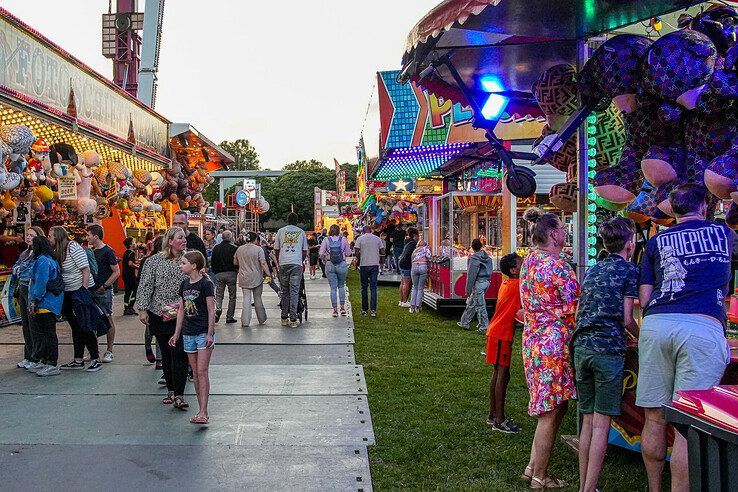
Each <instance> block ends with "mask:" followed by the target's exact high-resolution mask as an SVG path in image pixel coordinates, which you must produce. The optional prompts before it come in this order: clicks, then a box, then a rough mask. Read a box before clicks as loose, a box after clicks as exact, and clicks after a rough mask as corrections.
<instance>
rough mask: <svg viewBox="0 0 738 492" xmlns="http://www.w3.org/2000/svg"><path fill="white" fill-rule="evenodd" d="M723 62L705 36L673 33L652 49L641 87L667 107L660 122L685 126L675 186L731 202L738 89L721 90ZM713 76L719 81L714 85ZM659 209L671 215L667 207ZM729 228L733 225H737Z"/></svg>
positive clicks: (737, 170) (737, 168)
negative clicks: (700, 188) (701, 189)
mask: <svg viewBox="0 0 738 492" xmlns="http://www.w3.org/2000/svg"><path fill="white" fill-rule="evenodd" d="M724 62H725V60H723V59H722V58H721V57H720V56H719V53H718V50H717V48H716V47H715V45H714V44H713V42H712V41H711V40H710V39H709V38H708V37H707V36H706V35H705V34H703V33H700V32H697V31H694V30H691V29H685V30H681V31H676V32H672V33H669V34H667V35H665V36H662V37H661V38H660V39H659V40H658V41H656V42H655V43H654V45H653V47H652V48H651V52H650V53H649V56H648V63H647V64H646V66H645V69H644V85H645V86H646V88H647V89H648V90H649V91H650V92H652V93H654V94H656V95H658V96H659V97H662V98H663V99H665V100H666V101H669V103H668V104H665V105H664V106H663V107H662V109H661V116H662V118H668V119H671V120H678V121H681V122H683V125H684V148H685V159H684V162H683V164H682V166H681V167H680V168H679V169H678V176H679V177H678V179H676V180H674V184H675V185H676V184H681V183H684V182H695V183H704V184H705V185H706V186H707V188H708V190H709V191H710V192H711V193H713V194H714V195H715V196H716V197H718V198H720V199H729V198H731V194H732V193H735V192H736V191H737V189H736V178H738V163H737V162H736V156H738V106H736V104H735V101H734V99H736V98H738V92H737V91H738V85H737V86H735V87H733V88H732V91H730V90H726V88H725V87H722V84H724V83H725V78H726V76H727V75H726V74H725V73H724V72H721V70H724V69H721V68H720V67H721V66H722V65H723V64H724ZM716 67H717V68H718V70H717V71H716ZM716 73H721V75H723V77H721V78H717V79H716V78H715V75H716ZM716 83H717V85H718V87H717V88H716V87H715V85H714V84H716ZM721 91H722V92H721ZM726 94H727V95H728V96H732V97H726ZM659 208H661V210H663V211H664V212H666V213H668V214H670V215H671V213H670V212H671V210H670V209H669V207H668V201H665V202H664V203H663V204H660V205H659ZM733 208H735V207H733ZM733 215H735V214H733ZM731 222H733V224H732V225H736V224H735V219H732V218H731Z"/></svg>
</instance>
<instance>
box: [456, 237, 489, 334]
mask: <svg viewBox="0 0 738 492" xmlns="http://www.w3.org/2000/svg"><path fill="white" fill-rule="evenodd" d="M471 246H472V250H474V254H473V255H471V256H470V257H469V266H468V270H467V273H466V309H464V314H462V315H461V321H459V322H458V323H456V324H457V325H459V326H460V327H461V328H463V329H464V330H468V329H469V324H470V323H471V322H472V320H473V319H474V316H476V317H477V322H478V323H479V327H480V328H482V327H485V326H487V324H488V323H489V317H488V315H487V301H486V300H485V299H484V294H485V292H487V289H488V288H489V281H490V279H491V278H492V266H493V265H492V258H490V257H489V256H487V253H485V252H484V250H482V241H480V240H479V239H475V240H474V241H472V244H471Z"/></svg>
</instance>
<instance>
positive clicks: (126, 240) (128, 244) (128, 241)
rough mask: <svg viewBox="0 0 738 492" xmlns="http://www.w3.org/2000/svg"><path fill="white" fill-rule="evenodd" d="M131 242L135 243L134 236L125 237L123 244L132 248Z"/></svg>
mask: <svg viewBox="0 0 738 492" xmlns="http://www.w3.org/2000/svg"><path fill="white" fill-rule="evenodd" d="M131 244H133V238H132V237H127V238H125V239H124V240H123V246H125V247H126V249H128V248H130V247H131Z"/></svg>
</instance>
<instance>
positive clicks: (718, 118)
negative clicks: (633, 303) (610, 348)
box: [398, 0, 738, 450]
mask: <svg viewBox="0 0 738 492" xmlns="http://www.w3.org/2000/svg"><path fill="white" fill-rule="evenodd" d="M699 3H700V2H678V1H675V0H661V1H657V0H653V1H643V0H639V1H635V0H623V1H620V2H587V1H581V0H571V1H561V2H549V1H544V0H532V1H528V2H509V1H502V2H499V1H493V0H489V1H487V0H479V1H475V2H468V1H461V0H446V1H444V2H442V3H441V4H440V5H438V6H437V7H436V8H435V9H433V10H432V11H431V12H430V13H429V14H427V15H426V16H425V17H424V18H423V19H421V20H420V22H419V23H418V24H417V25H416V26H415V27H414V28H413V30H412V31H411V32H410V34H409V36H408V38H407V43H406V49H405V54H404V58H403V70H402V73H401V74H400V75H399V76H398V81H400V82H408V81H412V83H414V84H416V85H417V86H420V87H423V88H425V89H432V90H433V91H434V93H436V94H438V95H439V96H443V97H444V98H446V99H448V100H450V101H453V102H455V103H461V104H466V105H469V106H471V108H472V111H473V117H472V121H473V124H474V126H476V127H479V128H482V129H485V130H486V135H485V137H486V139H487V140H488V142H489V144H490V146H491V147H492V149H493V150H495V151H496V152H498V153H499V155H500V158H501V160H502V163H503V165H504V171H505V177H504V181H505V184H506V188H507V189H508V190H509V191H510V192H511V193H512V194H513V195H516V196H518V197H519V198H528V197H531V196H533V195H534V193H535V192H534V191H533V190H534V188H535V181H536V180H537V179H538V176H536V174H537V170H536V167H535V166H536V165H538V164H540V163H542V162H548V163H550V164H552V165H553V166H554V167H556V168H558V169H560V170H561V171H563V172H565V173H567V179H566V181H565V182H563V183H561V185H560V186H558V187H555V188H554V189H552V190H551V192H550V195H549V203H550V204H551V205H553V206H555V207H557V208H559V209H560V210H562V211H567V212H569V213H574V214H575V215H574V216H573V218H572V220H571V224H572V229H573V230H572V233H573V244H574V248H573V260H574V262H575V264H576V269H577V273H578V275H579V277H580V278H582V277H583V275H584V273H585V271H586V268H587V267H588V266H589V265H592V264H594V262H595V261H596V258H597V255H598V253H599V251H598V248H597V243H598V239H597V237H596V233H597V225H598V223H600V221H601V220H602V219H604V218H607V217H610V216H612V215H613V214H615V213H622V214H627V215H628V216H630V217H632V218H634V220H636V221H637V222H639V223H643V224H645V227H644V230H649V229H651V230H655V228H656V226H658V225H668V224H670V223H671V222H672V218H671V216H670V215H671V210H670V209H669V207H668V201H667V200H666V197H667V196H668V192H669V190H670V189H672V188H673V187H674V186H675V185H678V184H681V183H684V182H695V183H700V184H703V185H705V186H706V187H707V189H708V190H709V191H710V192H711V193H712V194H713V195H714V197H715V200H714V203H716V204H717V202H719V201H720V200H724V201H729V203H728V210H727V213H726V214H725V221H726V222H727V223H728V224H729V225H736V224H738V219H737V217H738V212H736V210H738V208H736V206H735V204H733V203H730V202H732V201H733V200H738V189H736V186H737V184H736V182H735V181H734V180H733V179H732V178H731V177H732V176H735V172H736V169H735V168H736V165H737V164H736V163H737V162H738V159H736V157H737V156H738V151H737V150H736V149H738V123H737V122H738V113H736V109H735V108H736V104H735V102H736V101H735V100H736V99H737V98H738V65H737V60H738V48H735V40H736V33H735V26H736V24H738V23H737V22H736V20H737V19H738V14H736V12H735V10H733V9H732V8H731V7H730V6H729V5H726V4H725V3H722V4H720V5H717V6H712V7H711V6H710V4H703V5H697V4H699ZM694 5H697V6H696V7H694V8H691V9H689V10H687V11H681V12H676V11H677V10H678V9H684V8H685V7H689V6H694ZM710 7H711V8H710ZM681 14H684V15H681ZM657 17H658V18H657ZM666 27H668V29H665V28H666ZM674 29H677V31H676V32H673V33H668V34H667V33H666V31H669V30H674ZM657 30H662V31H663V32H659V33H658V34H659V35H660V36H659V38H658V39H656V40H654V39H653V35H654V34H655V33H656V31H657ZM603 44H604V45H605V46H604V47H603V46H602V45H603ZM634 94H637V97H636V96H634ZM682 94H687V96H688V97H682ZM516 100H527V101H534V102H537V103H538V105H539V106H540V108H541V110H542V111H543V113H544V114H545V117H546V125H545V127H544V128H542V130H541V134H540V139H539V140H538V142H537V143H536V144H535V145H534V148H533V152H532V153H531V152H517V151H513V150H511V149H509V148H508V147H506V146H505V145H504V139H503V138H502V137H500V135H498V134H497V126H498V123H499V118H498V117H497V115H498V113H499V108H500V107H505V105H507V104H510V103H511V102H512V101H516ZM521 159H522V160H524V161H527V162H529V163H533V166H521V164H522V162H523V161H521ZM450 201H451V200H450V199H449V202H450ZM449 208H450V206H449ZM451 213H452V212H449V221H451V218H450V215H451ZM513 216H514V215H513ZM514 246H515V244H514V242H512V243H511V244H510V245H509V246H508V247H507V248H503V249H504V250H505V252H510V251H512V250H514ZM733 355H734V357H733V359H732V365H731V366H729V368H728V370H727V371H726V376H725V377H726V378H727V379H726V380H725V381H724V382H725V383H732V384H735V383H736V382H738V381H736V380H735V379H734V378H735V374H736V371H735V364H736V363H738V357H736V355H737V354H736V350H735V349H734V350H733ZM637 381H638V371H637V340H635V339H633V340H631V343H630V346H629V350H628V354H627V356H626V381H625V383H626V384H625V387H624V399H623V400H624V401H623V415H621V416H620V417H617V418H615V419H614V423H613V426H612V430H611V442H613V443H615V444H618V445H620V446H624V447H626V448H629V449H633V450H638V449H639V447H640V446H639V442H640V438H639V434H640V432H641V429H642V426H643V412H642V410H641V409H639V408H638V407H636V406H635V405H634V390H635V387H636V385H637ZM735 404H738V402H735Z"/></svg>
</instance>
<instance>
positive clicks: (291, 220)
mask: <svg viewBox="0 0 738 492" xmlns="http://www.w3.org/2000/svg"><path fill="white" fill-rule="evenodd" d="M287 223H288V224H289V225H297V214H296V213H295V212H290V213H289V214H287Z"/></svg>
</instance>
